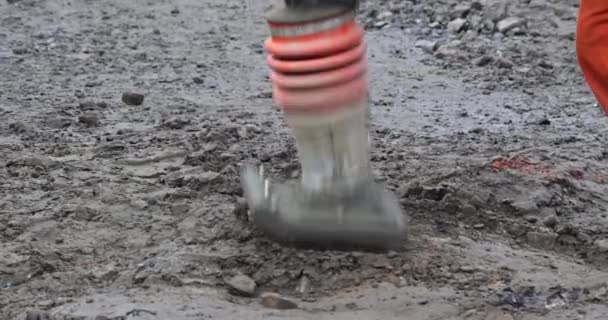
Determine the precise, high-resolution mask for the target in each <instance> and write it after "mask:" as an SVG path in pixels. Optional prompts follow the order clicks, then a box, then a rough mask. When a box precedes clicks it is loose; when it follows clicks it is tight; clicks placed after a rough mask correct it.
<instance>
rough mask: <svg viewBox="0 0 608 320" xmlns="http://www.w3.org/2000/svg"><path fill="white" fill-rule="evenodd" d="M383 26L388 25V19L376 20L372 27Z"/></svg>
mask: <svg viewBox="0 0 608 320" xmlns="http://www.w3.org/2000/svg"><path fill="white" fill-rule="evenodd" d="M385 26H388V21H378V22H376V23H374V27H376V28H379V29H381V28H384V27H385Z"/></svg>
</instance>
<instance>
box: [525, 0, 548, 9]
mask: <svg viewBox="0 0 608 320" xmlns="http://www.w3.org/2000/svg"><path fill="white" fill-rule="evenodd" d="M528 6H529V7H530V8H531V9H546V8H547V0H531V1H530V4H528Z"/></svg>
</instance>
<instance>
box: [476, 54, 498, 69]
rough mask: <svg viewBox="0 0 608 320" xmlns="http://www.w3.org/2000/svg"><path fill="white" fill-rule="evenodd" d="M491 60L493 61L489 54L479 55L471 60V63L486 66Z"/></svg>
mask: <svg viewBox="0 0 608 320" xmlns="http://www.w3.org/2000/svg"><path fill="white" fill-rule="evenodd" d="M492 62H494V57H492V56H489V55H483V56H481V57H478V58H475V59H473V60H471V63H472V64H473V65H475V66H478V67H483V66H486V65H488V64H490V63H492Z"/></svg>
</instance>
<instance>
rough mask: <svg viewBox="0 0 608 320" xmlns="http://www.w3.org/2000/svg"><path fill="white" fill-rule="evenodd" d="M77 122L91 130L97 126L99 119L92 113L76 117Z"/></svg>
mask: <svg viewBox="0 0 608 320" xmlns="http://www.w3.org/2000/svg"><path fill="white" fill-rule="evenodd" d="M78 122H80V123H82V124H84V125H85V126H87V127H89V128H92V127H98V126H99V117H98V116H97V115H96V114H94V113H86V114H83V115H81V116H79V117H78Z"/></svg>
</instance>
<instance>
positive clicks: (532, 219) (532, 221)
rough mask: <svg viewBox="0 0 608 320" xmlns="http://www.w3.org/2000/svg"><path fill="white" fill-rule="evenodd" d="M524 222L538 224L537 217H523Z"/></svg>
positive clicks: (530, 215)
mask: <svg viewBox="0 0 608 320" xmlns="http://www.w3.org/2000/svg"><path fill="white" fill-rule="evenodd" d="M524 220H526V221H527V222H530V223H536V222H538V216H535V215H532V214H529V215H526V216H524Z"/></svg>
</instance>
